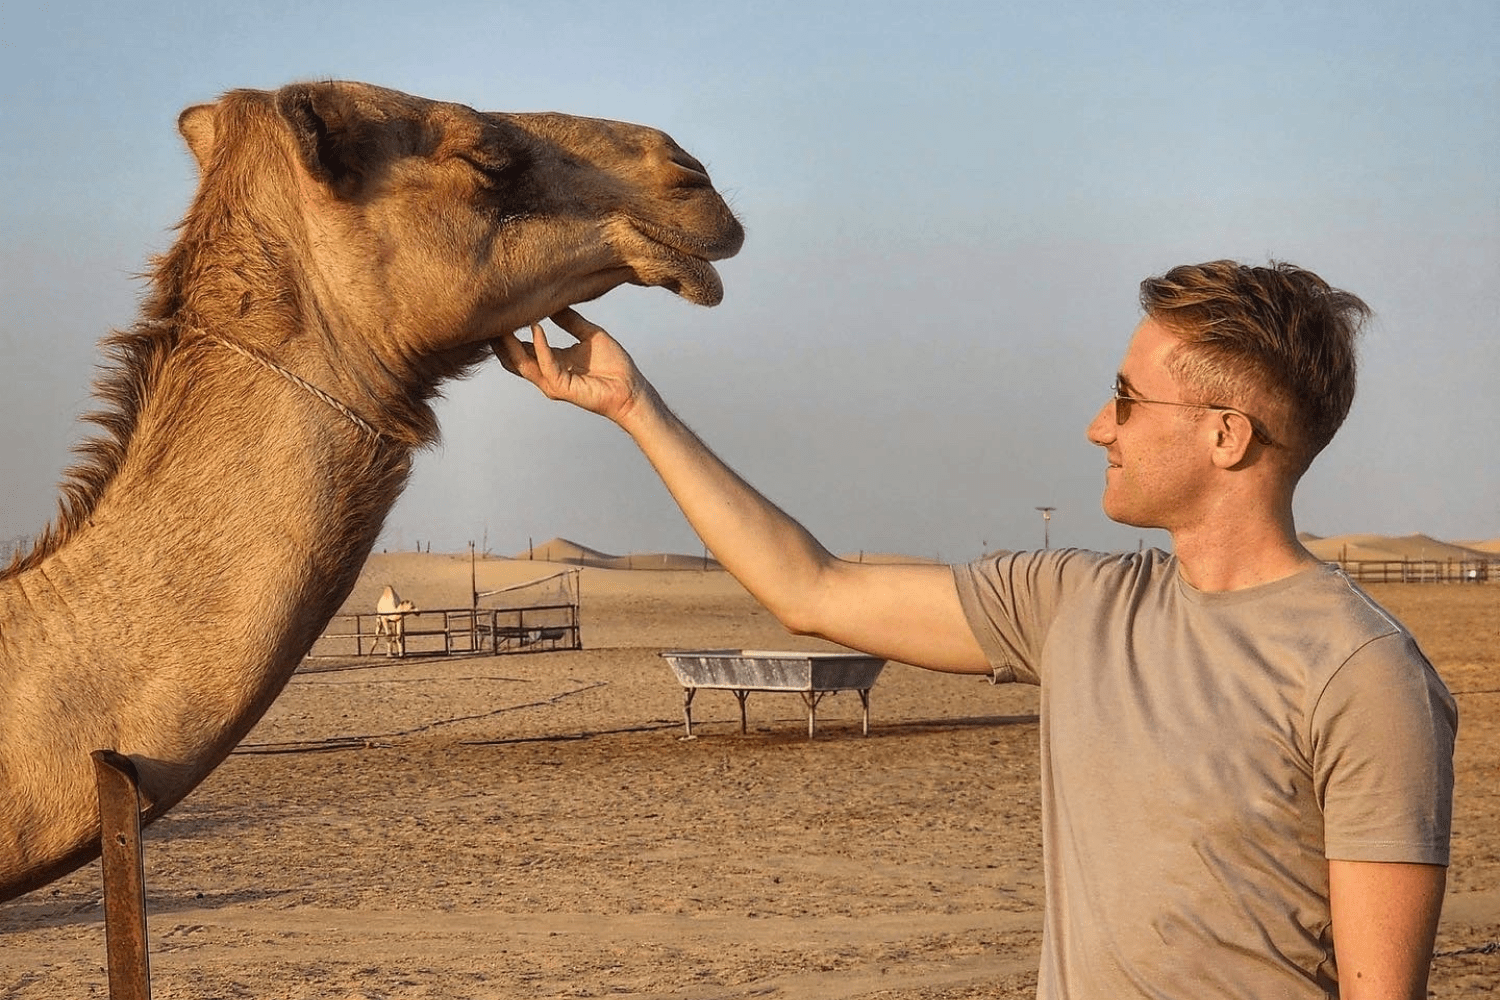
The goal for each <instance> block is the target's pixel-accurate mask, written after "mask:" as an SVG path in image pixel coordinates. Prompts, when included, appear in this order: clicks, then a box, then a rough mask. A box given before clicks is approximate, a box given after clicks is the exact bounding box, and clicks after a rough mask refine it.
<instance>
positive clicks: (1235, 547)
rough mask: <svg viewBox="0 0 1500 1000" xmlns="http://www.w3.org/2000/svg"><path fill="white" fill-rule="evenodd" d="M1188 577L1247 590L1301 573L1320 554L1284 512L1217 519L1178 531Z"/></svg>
mask: <svg viewBox="0 0 1500 1000" xmlns="http://www.w3.org/2000/svg"><path fill="white" fill-rule="evenodd" d="M1172 547H1173V551H1174V552H1175V553H1176V555H1177V561H1178V563H1179V565H1180V567H1181V571H1182V575H1183V578H1184V579H1186V580H1187V582H1188V583H1190V584H1192V585H1193V586H1194V587H1197V588H1198V589H1199V590H1206V591H1226V590H1243V589H1245V588H1246V587H1255V586H1259V585H1260V584H1263V583H1271V582H1273V581H1276V580H1280V579H1283V578H1285V577H1288V576H1291V575H1292V574H1294V573H1300V572H1301V571H1302V570H1305V569H1307V568H1309V567H1310V566H1313V565H1316V564H1317V562H1318V559H1317V557H1316V556H1314V555H1313V554H1312V553H1311V552H1309V551H1307V549H1306V548H1305V547H1303V545H1302V543H1301V542H1299V541H1298V540H1297V529H1296V528H1295V527H1294V526H1293V524H1292V518H1291V514H1290V512H1288V513H1287V514H1286V516H1284V517H1277V518H1265V519H1261V520H1250V521H1246V520H1239V521H1232V522H1230V521H1225V522H1217V521H1216V522H1214V523H1210V524H1203V525H1198V526H1197V527H1195V528H1192V529H1182V530H1179V531H1174V532H1173V533H1172Z"/></svg>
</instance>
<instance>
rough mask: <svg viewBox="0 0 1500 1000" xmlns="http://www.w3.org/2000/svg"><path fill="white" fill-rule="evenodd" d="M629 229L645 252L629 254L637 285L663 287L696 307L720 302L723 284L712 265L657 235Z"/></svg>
mask: <svg viewBox="0 0 1500 1000" xmlns="http://www.w3.org/2000/svg"><path fill="white" fill-rule="evenodd" d="M632 228H633V229H634V230H635V232H636V234H637V235H638V236H639V237H640V238H641V242H642V243H643V244H644V246H643V247H642V249H644V250H646V251H647V252H645V253H642V254H640V255H632V256H633V257H634V258H635V259H632V260H631V261H630V262H629V266H630V269H631V271H632V273H633V274H634V275H635V279H636V281H637V282H638V283H640V284H642V285H650V286H653V287H656V288H665V289H666V290H667V291H669V292H672V293H673V294H675V295H680V296H682V297H683V298H685V299H687V300H688V301H689V302H696V303H697V304H698V305H704V306H715V305H718V304H719V303H720V302H721V301H723V298H724V282H723V280H722V279H721V278H720V277H719V272H718V269H717V268H715V267H714V266H713V265H712V264H711V263H709V262H708V261H707V260H705V259H704V258H703V257H700V256H698V255H697V254H696V253H692V252H690V251H687V250H684V249H682V248H681V247H680V246H677V245H675V244H674V243H667V242H663V241H662V240H661V239H660V238H659V237H658V235H657V233H654V232H645V231H642V230H641V229H640V227H638V226H633V227H632Z"/></svg>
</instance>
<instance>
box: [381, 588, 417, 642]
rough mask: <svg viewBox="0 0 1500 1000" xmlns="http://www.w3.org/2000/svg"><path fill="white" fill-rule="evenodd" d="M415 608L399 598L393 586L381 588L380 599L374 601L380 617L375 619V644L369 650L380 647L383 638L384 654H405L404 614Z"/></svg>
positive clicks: (411, 611) (410, 612) (409, 602)
mask: <svg viewBox="0 0 1500 1000" xmlns="http://www.w3.org/2000/svg"><path fill="white" fill-rule="evenodd" d="M416 610H417V606H416V605H415V604H413V603H412V602H411V601H403V600H402V599H401V595H400V594H397V593H396V588H395V587H386V588H385V589H384V590H382V591H381V592H380V600H378V601H376V602H375V611H376V613H377V614H378V615H379V616H380V617H378V618H376V619H375V645H374V647H373V648H371V650H370V652H372V653H373V652H375V650H377V649H379V648H380V640H381V639H382V638H383V639H385V655H386V656H405V655H406V616H407V615H409V614H414V613H415V612H416Z"/></svg>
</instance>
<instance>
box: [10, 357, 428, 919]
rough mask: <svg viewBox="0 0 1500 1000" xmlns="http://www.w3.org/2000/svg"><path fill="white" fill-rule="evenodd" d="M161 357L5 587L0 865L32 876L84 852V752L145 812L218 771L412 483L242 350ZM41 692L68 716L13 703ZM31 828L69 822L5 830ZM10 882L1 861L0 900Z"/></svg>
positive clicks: (331, 610)
mask: <svg viewBox="0 0 1500 1000" xmlns="http://www.w3.org/2000/svg"><path fill="white" fill-rule="evenodd" d="M156 361H157V362H159V363H158V364H154V365H153V366H152V367H153V368H155V369H157V371H156V373H155V374H154V375H153V376H152V377H150V378H149V379H146V380H144V381H141V382H139V383H138V385H139V387H140V388H141V391H142V393H143V398H142V399H141V401H140V403H139V405H138V406H137V407H136V410H135V412H134V413H133V414H132V417H133V419H131V420H129V421H125V423H127V424H128V426H127V427H125V428H124V429H123V430H122V431H121V433H122V434H123V435H124V440H123V441H122V442H121V443H120V455H119V457H118V458H117V459H114V460H112V461H111V462H110V463H109V464H108V466H107V467H106V468H104V469H102V470H100V469H96V470H94V473H95V476H94V481H92V482H91V481H90V480H89V477H88V476H83V477H80V481H78V482H75V489H80V490H81V489H92V490H94V491H96V494H97V495H95V496H94V497H93V498H92V499H91V500H90V501H89V502H88V503H87V504H86V506H85V511H84V514H83V515H82V516H80V517H78V518H77V519H76V523H75V524H74V525H73V526H72V527H71V529H70V530H69V531H68V532H67V535H66V538H65V539H64V540H63V541H62V543H61V544H58V545H56V546H54V547H53V548H52V549H51V550H50V551H47V552H44V553H43V554H42V557H41V558H40V559H39V560H37V561H36V562H35V563H33V564H31V565H29V566H28V567H27V568H24V569H22V570H21V571H20V572H18V573H15V574H12V575H11V576H9V577H7V578H5V579H3V580H0V623H3V625H0V761H3V762H4V764H3V765H0V770H4V769H5V768H6V767H9V768H10V770H9V772H8V773H9V774H10V776H11V779H12V780H11V781H10V783H9V784H8V785H7V796H9V800H8V802H7V803H6V804H0V857H5V856H7V852H9V853H11V854H15V855H17V856H18V857H20V856H21V855H25V857H23V858H22V859H21V862H18V863H17V864H18V867H17V870H25V871H28V872H30V873H31V874H29V875H27V876H26V877H27V878H28V879H32V878H45V877H48V875H49V874H55V873H56V872H57V871H62V870H67V868H68V867H70V866H72V865H74V864H76V862H77V860H78V859H79V858H80V857H82V856H85V855H86V854H87V852H88V851H89V850H90V849H91V848H90V846H89V845H90V841H89V837H90V835H91V830H92V829H93V828H92V825H91V824H92V821H91V820H90V818H89V817H90V814H89V813H88V811H87V810H86V809H81V808H77V807H75V805H74V803H77V802H87V801H90V798H89V797H90V796H91V795H92V786H91V782H92V777H91V776H90V773H89V767H90V766H91V763H90V760H89V758H88V753H89V751H92V750H96V749H111V750H116V751H118V752H121V753H124V754H127V755H129V756H130V757H131V758H132V760H134V761H135V763H136V765H137V767H138V768H139V769H140V772H141V778H142V789H143V791H144V792H145V793H146V794H147V797H148V801H149V803H150V807H149V815H152V816H154V815H157V814H159V813H160V812H162V811H165V810H166V809H167V808H168V807H169V806H170V805H172V804H173V803H175V802H177V801H178V800H180V799H181V798H182V796H184V795H186V794H187V792H188V791H190V790H191V789H192V788H193V787H194V786H195V785H196V784H197V783H198V782H199V781H201V780H202V779H203V777H204V776H206V775H207V774H208V773H209V772H210V771H211V770H212V769H213V768H214V767H215V766H216V765H217V764H218V762H219V761H221V760H223V758H224V757H225V756H226V755H227V754H228V753H229V752H230V750H232V749H233V748H234V746H235V744H236V743H238V742H239V740H240V739H242V738H243V737H244V735H245V734H246V733H247V732H248V731H249V730H250V728H251V727H252V726H253V725H254V724H255V722H256V721H257V720H259V718H260V717H261V715H262V714H263V713H264V712H265V710H266V709H267V707H269V705H270V704H271V702H272V700H273V699H274V698H275V696H276V695H277V693H278V692H280V690H281V689H282V688H283V687H284V686H285V684H286V682H287V681H288V680H289V679H290V677H291V675H292V673H293V671H295V669H296V667H297V665H298V663H300V662H301V660H302V657H303V656H304V655H305V654H306V653H307V651H308V649H309V648H311V646H312V643H313V642H314V641H315V640H316V639H317V637H318V635H319V634H320V633H321V631H322V629H323V627H324V626H325V625H326V623H327V622H328V620H329V619H330V618H331V617H332V615H333V614H335V613H336V612H337V611H338V609H339V607H340V606H341V605H342V603H343V601H344V600H345V598H346V597H347V596H348V594H349V592H350V590H351V589H352V588H353V586H354V583H355V581H356V579H357V578H358V574H359V570H360V568H361V566H362V565H363V563H364V560H365V558H366V557H367V556H368V554H369V551H370V549H371V547H373V545H374V543H375V539H376V537H377V536H378V534H379V532H380V528H381V525H382V523H383V522H384V519H385V516H386V514H387V513H388V512H389V510H390V508H391V506H392V505H393V504H394V503H395V500H396V498H397V496H398V495H399V493H400V490H401V488H402V486H403V485H404V483H405V480H406V476H407V474H408V471H409V463H410V451H409V449H407V448H404V447H401V446H398V445H390V444H388V443H386V442H382V441H379V440H378V439H376V438H373V437H372V436H371V435H369V434H367V433H366V432H365V431H364V430H363V429H361V428H360V427H359V425H358V424H357V423H355V422H352V421H348V420H346V419H344V418H343V417H340V416H336V415H334V414H333V413H331V411H330V407H329V405H328V404H327V402H326V401H325V400H323V399H321V397H318V396H316V395H315V394H313V393H310V392H309V391H307V389H306V388H305V387H304V386H302V385H300V384H298V383H297V382H296V381H294V380H289V379H287V378H286V377H284V376H282V375H280V374H278V373H274V372H272V371H270V370H268V369H267V368H266V367H265V366H263V365H261V364H260V363H258V362H256V361H254V360H253V359H250V358H246V357H243V356H242V355H241V353H240V352H231V351H225V350H223V349H222V348H221V347H219V346H217V345H216V344H210V343H208V342H207V341H206V340H197V342H196V344H180V345H178V346H177V347H176V348H175V349H173V350H172V351H171V352H170V353H168V354H166V355H165V356H164V357H160V358H157V359H156ZM36 690H47V691H50V692H53V694H52V696H51V698H52V699H53V700H54V701H55V702H56V704H57V705H58V706H59V711H61V712H62V713H64V714H63V715H60V716H58V717H56V718H52V717H51V716H49V715H47V714H46V713H45V712H44V713H41V714H37V713H30V714H28V713H26V712H25V711H23V710H22V708H21V707H18V706H25V705H26V704H27V703H28V696H27V694H26V692H28V691H36ZM50 703H51V702H50V701H49V704H50ZM59 731H62V732H66V733H67V739H66V740H62V741H59V740H57V739H56V738H55V735H56V732H59ZM58 754H62V756H57V755H58ZM17 775H26V776H28V777H27V779H26V780H25V781H20V780H19V779H17V778H16V777H15V776H17ZM64 803H66V805H64ZM41 815H54V816H55V815H68V816H73V815H77V817H78V823H77V825H76V826H70V825H68V824H60V825H59V824H52V825H50V826H49V827H48V830H47V834H46V836H47V838H48V840H47V842H46V843H41V842H27V843H24V844H23V843H22V841H21V840H20V839H17V837H15V836H13V834H14V833H15V831H16V830H19V829H27V828H29V827H32V826H35V817H36V816H41ZM94 836H95V837H97V835H96V834H94ZM92 843H93V844H94V846H95V848H96V847H97V839H95V840H94V841H93V842H92ZM80 852H81V853H80ZM22 862H24V863H22ZM33 862H34V863H33ZM6 882H7V872H6V865H5V864H0V897H3V896H5V895H7V894H8V892H7V890H9V889H11V888H14V887H12V886H8V885H7V884H6Z"/></svg>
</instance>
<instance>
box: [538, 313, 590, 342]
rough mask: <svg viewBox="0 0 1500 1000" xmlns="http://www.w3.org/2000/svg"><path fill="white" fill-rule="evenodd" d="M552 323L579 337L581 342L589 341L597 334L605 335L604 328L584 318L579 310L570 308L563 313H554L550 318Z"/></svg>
mask: <svg viewBox="0 0 1500 1000" xmlns="http://www.w3.org/2000/svg"><path fill="white" fill-rule="evenodd" d="M548 318H549V319H551V320H552V322H554V323H556V324H557V325H558V326H560V327H562V328H563V329H564V330H566V331H568V332H569V333H571V334H572V335H573V336H575V337H577V338H578V339H579V340H587V339H588V338H589V337H592V336H593V335H594V334H596V333H603V332H604V327H602V326H599V325H598V324H596V323H592V322H590V321H589V320H586V319H584V318H583V316H582V315H580V314H579V313H578V312H577V310H575V309H573V308H572V307H569V308H567V309H564V310H562V311H561V312H556V313H553V314H552V315H551V316H549V317H548Z"/></svg>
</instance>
